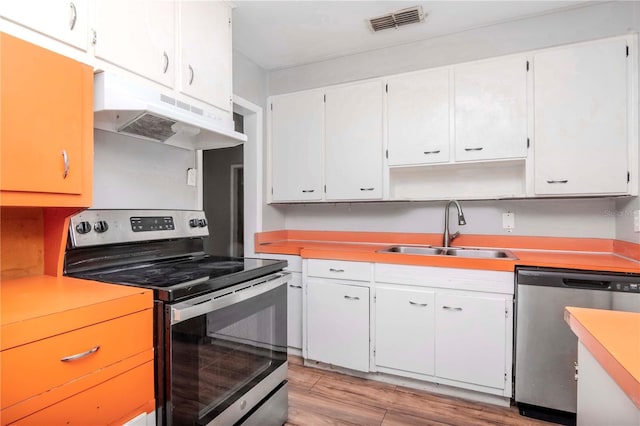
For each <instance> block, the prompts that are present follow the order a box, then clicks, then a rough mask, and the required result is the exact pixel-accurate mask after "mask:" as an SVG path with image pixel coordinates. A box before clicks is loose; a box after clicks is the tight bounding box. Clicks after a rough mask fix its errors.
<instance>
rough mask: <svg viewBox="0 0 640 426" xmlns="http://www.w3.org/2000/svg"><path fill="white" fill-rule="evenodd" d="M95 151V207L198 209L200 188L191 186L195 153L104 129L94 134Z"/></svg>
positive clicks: (93, 206)
mask: <svg viewBox="0 0 640 426" xmlns="http://www.w3.org/2000/svg"><path fill="white" fill-rule="evenodd" d="M94 150H95V151H94V169H93V171H94V175H93V176H94V177H93V205H92V208H95V209H186V210H189V209H196V208H197V206H198V194H197V190H196V187H195V186H188V185H187V169H188V168H194V167H195V164H196V159H195V154H194V152H193V151H187V150H185V149H181V148H175V147H172V146H168V145H163V144H161V143H157V142H151V141H145V140H142V139H137V138H133V137H130V136H124V135H119V134H116V133H110V132H105V131H102V130H95V131H94ZM168 194H170V196H168Z"/></svg>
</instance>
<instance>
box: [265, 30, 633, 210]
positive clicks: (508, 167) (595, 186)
mask: <svg viewBox="0 0 640 426" xmlns="http://www.w3.org/2000/svg"><path fill="white" fill-rule="evenodd" d="M636 52H637V36H636V35H626V36H621V37H615V38H611V39H604V40H598V41H592V42H586V43H579V44H574V45H568V46H563V47H557V48H552V49H545V50H540V51H534V52H526V53H521V54H516V55H510V56H505V57H499V58H491V59H487V60H482V61H476V62H470V63H464V64H456V65H451V66H447V67H441V68H434V69H429V70H423V71H417V72H411V73H406V74H400V75H394V76H388V77H383V78H378V79H372V80H368V81H361V82H354V83H349V84H342V85H339V86H334V87H326V88H321V89H314V90H312V91H305V92H297V93H290V94H286V95H279V96H273V97H271V98H270V100H269V103H270V104H271V105H272V106H273V107H275V111H269V114H268V115H269V117H268V119H269V123H270V124H271V131H270V132H269V147H270V155H271V157H270V159H271V160H270V164H269V165H270V170H271V172H270V173H269V177H271V179H272V180H271V182H270V183H271V190H272V194H273V195H272V197H271V198H270V200H269V201H270V202H307V201H356V200H376V199H378V200H379V199H382V200H429V199H449V198H451V197H453V198H458V199H478V198H482V199H491V198H525V197H539V196H543V197H549V196H559V197H571V196H610V195H637V192H638V183H637V179H638V176H637V175H638V122H637V102H638V93H637V87H638V69H637V66H638V65H637V62H638V61H637V57H636ZM365 87H368V88H369V90H365ZM380 87H381V88H382V89H383V90H378V88H380ZM311 94H314V95H313V96H315V97H314V101H313V107H310V104H308V102H309V100H310V97H312V95H311ZM378 94H379V95H380V96H379V97H378ZM321 95H326V96H325V98H324V99H322V98H321ZM322 100H324V102H321V101H322ZM284 103H288V104H289V105H290V107H289V110H291V114H290V115H288V113H287V112H286V111H284V110H283V109H282V108H280V110H279V111H278V104H284ZM294 105H298V106H299V107H298V108H296V107H295V106H294ZM294 110H295V111H294ZM305 111H309V112H312V114H311V115H309V114H307V112H305ZM311 123H313V124H311ZM296 129H297V130H296ZM311 132H312V133H311ZM284 135H287V136H284ZM283 136H284V137H283ZM285 146H286V147H288V148H285ZM381 154H382V158H380V155H381ZM294 157H295V158H294ZM578 159H579V161H578ZM322 164H323V166H322ZM303 165H304V166H303ZM319 170H322V171H323V175H322V176H320V177H319V175H318V174H319V172H318V171H319ZM309 175H311V176H313V177H314V178H313V179H314V182H315V183H314V184H313V185H310V184H307V183H305V185H307V186H309V187H310V188H311V186H313V188H311V189H312V190H313V192H310V193H306V192H302V189H303V188H296V189H295V190H294V191H291V192H289V193H287V195H286V196H284V197H283V196H281V195H280V194H282V192H283V188H284V187H285V186H287V185H294V186H295V185H296V182H306V179H307V178H308V177H309ZM283 176H286V177H287V178H286V179H284V178H283ZM367 179H369V180H367ZM319 182H323V183H324V185H323V186H322V190H323V194H322V195H319V194H317V193H316V191H317V190H318V189H317V188H318V187H319V186H320V183H319ZM368 182H371V183H368ZM380 182H381V183H382V185H383V187H382V188H380ZM369 188H373V189H369ZM334 191H336V192H334ZM364 191H369V192H368V194H369V195H370V196H366V195H364V194H363V192H364ZM359 192H360V193H359ZM310 194H312V195H310Z"/></svg>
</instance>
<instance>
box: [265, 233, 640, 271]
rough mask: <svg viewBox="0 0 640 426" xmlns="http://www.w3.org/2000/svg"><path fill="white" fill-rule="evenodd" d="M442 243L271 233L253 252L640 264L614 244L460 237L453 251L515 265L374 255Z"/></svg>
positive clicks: (384, 257)
mask: <svg viewBox="0 0 640 426" xmlns="http://www.w3.org/2000/svg"><path fill="white" fill-rule="evenodd" d="M441 238H442V237H441V235H440V234H401V233H384V232H380V233H377V232H369V233H366V232H333V231H273V232H263V233H258V234H256V238H255V243H256V244H255V251H256V253H266V254H269V253H271V254H289V255H296V256H301V257H303V258H311V259H336V260H352V261H359V262H377V263H396V264H405V265H419V266H439V267H449V268H466V269H485V270H494V271H513V270H514V268H515V266H547V267H554V268H569V269H589V270H599V271H611V272H635V273H640V260H637V259H634V258H631V257H626V256H623V255H621V254H618V253H615V252H614V249H615V247H617V246H621V247H624V249H625V251H624V253H625V255H629V254H634V253H636V252H637V251H638V250H637V249H636V247H635V246H636V245H634V244H632V243H624V244H618V245H616V243H618V242H616V241H614V240H606V239H593V238H553V237H519V236H515V237H514V236H489V235H463V236H461V237H459V238H457V239H456V240H455V244H454V246H459V247H485V248H486V247H491V248H500V249H507V250H509V251H511V253H512V254H513V255H514V256H516V257H517V259H476V258H460V257H448V256H428V255H411V254H399V253H378V252H377V251H378V250H380V249H382V248H384V247H388V246H390V245H398V244H417V245H433V246H440V245H441V240H440V239H441ZM638 246H640V245H638Z"/></svg>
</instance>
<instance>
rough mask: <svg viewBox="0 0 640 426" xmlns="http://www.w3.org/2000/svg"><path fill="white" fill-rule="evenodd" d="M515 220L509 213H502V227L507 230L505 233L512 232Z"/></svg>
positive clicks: (512, 214)
mask: <svg viewBox="0 0 640 426" xmlns="http://www.w3.org/2000/svg"><path fill="white" fill-rule="evenodd" d="M515 219H516V215H515V214H514V213H511V212H507V213H502V227H503V228H504V229H506V230H507V232H511V231H513V228H515V225H516V223H515Z"/></svg>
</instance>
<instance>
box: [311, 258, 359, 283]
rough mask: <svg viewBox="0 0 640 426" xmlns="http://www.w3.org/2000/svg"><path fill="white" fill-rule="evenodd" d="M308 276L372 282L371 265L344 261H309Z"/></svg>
mask: <svg viewBox="0 0 640 426" xmlns="http://www.w3.org/2000/svg"><path fill="white" fill-rule="evenodd" d="M307 275H308V276H310V277H324V278H334V279H341V280H358V281H371V264H370V263H366V262H348V261H344V260H318V259H309V260H308V263H307Z"/></svg>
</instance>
